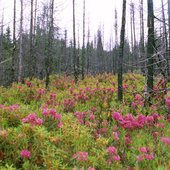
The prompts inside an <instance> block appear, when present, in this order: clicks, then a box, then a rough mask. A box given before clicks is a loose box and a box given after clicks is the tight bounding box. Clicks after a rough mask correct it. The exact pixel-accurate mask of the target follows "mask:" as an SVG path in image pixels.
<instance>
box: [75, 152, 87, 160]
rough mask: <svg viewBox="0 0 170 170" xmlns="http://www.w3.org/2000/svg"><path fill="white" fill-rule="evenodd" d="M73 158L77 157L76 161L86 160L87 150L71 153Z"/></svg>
mask: <svg viewBox="0 0 170 170" xmlns="http://www.w3.org/2000/svg"><path fill="white" fill-rule="evenodd" d="M73 158H75V159H77V161H79V162H80V161H87V160H88V152H81V151H78V152H77V153H75V154H74V155H73Z"/></svg>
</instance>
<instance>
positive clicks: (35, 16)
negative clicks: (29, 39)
mask: <svg viewBox="0 0 170 170" xmlns="http://www.w3.org/2000/svg"><path fill="white" fill-rule="evenodd" d="M36 22H37V0H35V10H34V30H33V35H35V32H36V25H37V23H36Z"/></svg>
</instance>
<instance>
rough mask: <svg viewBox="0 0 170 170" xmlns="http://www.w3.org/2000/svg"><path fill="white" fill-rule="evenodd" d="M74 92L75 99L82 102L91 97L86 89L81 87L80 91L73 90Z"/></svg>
mask: <svg viewBox="0 0 170 170" xmlns="http://www.w3.org/2000/svg"><path fill="white" fill-rule="evenodd" d="M72 93H73V96H74V99H75V100H76V101H78V102H80V103H85V102H86V101H87V100H88V99H89V97H88V95H87V93H86V89H85V90H84V89H80V90H79V92H78V93H76V92H72Z"/></svg>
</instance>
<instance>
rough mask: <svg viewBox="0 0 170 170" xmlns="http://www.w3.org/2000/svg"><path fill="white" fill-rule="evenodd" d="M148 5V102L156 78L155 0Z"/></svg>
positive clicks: (149, 1) (151, 0)
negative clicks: (154, 65)
mask: <svg viewBox="0 0 170 170" xmlns="http://www.w3.org/2000/svg"><path fill="white" fill-rule="evenodd" d="M147 5H148V46H147V59H148V62H147V91H148V94H149V97H148V102H150V96H151V94H152V92H153V80H154V79H153V73H154V70H153V69H154V67H153V64H154V60H153V54H154V49H155V40H154V12H153V0H148V3H147Z"/></svg>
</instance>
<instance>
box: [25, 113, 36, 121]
mask: <svg viewBox="0 0 170 170" xmlns="http://www.w3.org/2000/svg"><path fill="white" fill-rule="evenodd" d="M27 118H28V120H29V121H35V119H36V114H35V113H32V114H29V115H28V116H27Z"/></svg>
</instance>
